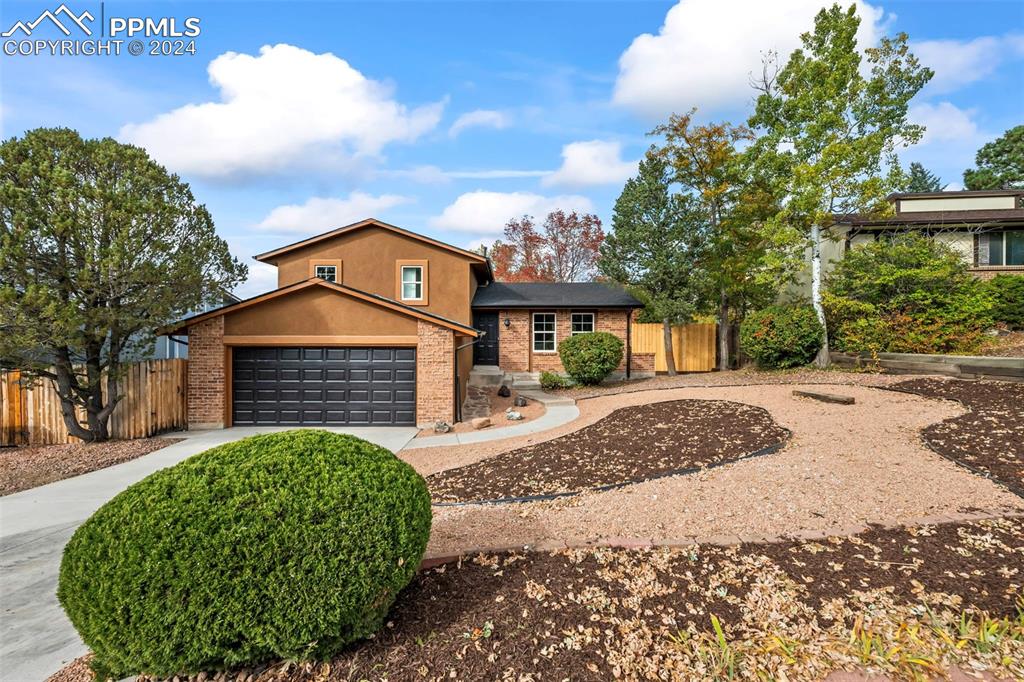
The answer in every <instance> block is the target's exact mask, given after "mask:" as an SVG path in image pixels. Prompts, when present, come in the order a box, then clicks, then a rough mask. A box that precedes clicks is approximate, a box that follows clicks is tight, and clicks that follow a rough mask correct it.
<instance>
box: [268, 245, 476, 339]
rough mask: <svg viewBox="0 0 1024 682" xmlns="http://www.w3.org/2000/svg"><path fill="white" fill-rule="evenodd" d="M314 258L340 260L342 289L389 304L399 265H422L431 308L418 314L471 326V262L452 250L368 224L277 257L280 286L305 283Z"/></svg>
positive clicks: (426, 307)
mask: <svg viewBox="0 0 1024 682" xmlns="http://www.w3.org/2000/svg"><path fill="white" fill-rule="evenodd" d="M318 259H327V260H339V259H340V260H341V261H342V266H341V273H342V275H341V277H342V281H341V283H342V284H347V285H349V286H351V287H353V288H356V289H361V290H363V291H368V292H370V293H373V294H378V295H380V296H386V297H387V298H391V299H395V298H397V297H398V294H397V291H396V288H397V287H396V281H395V280H396V271H397V262H398V261H401V260H426V261H427V278H428V287H429V290H428V292H427V300H428V302H429V305H425V306H422V309H423V310H426V311H428V312H432V313H435V314H437V315H441V316H443V317H447V318H449V319H452V320H455V321H457V322H462V323H463V324H470V323H471V321H472V317H471V312H470V301H471V300H472V293H473V291H474V287H473V284H472V280H471V273H470V270H471V267H470V260H469V259H468V258H466V257H464V256H460V255H458V254H456V253H453V252H452V251H449V250H447V249H443V248H441V247H438V246H434V245H433V244H429V243H427V242H423V241H420V240H418V239H414V238H412V237H407V236H405V235H401V234H397V233H395V232H392V231H391V230H387V229H383V228H380V227H374V226H372V225H371V226H368V227H365V228H361V229H358V230H353V231H352V232H346V233H344V234H341V235H338V236H337V237H333V238H330V239H325V240H323V241H320V242H317V243H315V244H310V245H309V246H306V247H303V248H300V249H296V250H295V251H291V252H289V253H286V254H282V255H281V256H279V257H277V259H276V262H277V275H278V287H284V286H287V285H289V284H294V283H296V282H301V281H302V280H305V279H308V278H309V265H310V261H311V260H318ZM467 292H469V295H468V296H467Z"/></svg>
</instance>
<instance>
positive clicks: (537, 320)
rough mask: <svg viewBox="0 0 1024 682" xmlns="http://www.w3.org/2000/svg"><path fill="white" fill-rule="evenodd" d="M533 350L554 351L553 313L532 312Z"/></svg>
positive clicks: (540, 351)
mask: <svg viewBox="0 0 1024 682" xmlns="http://www.w3.org/2000/svg"><path fill="white" fill-rule="evenodd" d="M533 350H534V351H536V352H538V353H553V352H554V351H555V314H554V313H534V314H533Z"/></svg>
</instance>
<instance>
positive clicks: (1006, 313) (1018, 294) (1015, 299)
mask: <svg viewBox="0 0 1024 682" xmlns="http://www.w3.org/2000/svg"><path fill="white" fill-rule="evenodd" d="M988 289H989V291H990V292H991V294H992V298H993V299H994V302H995V307H994V308H993V309H992V317H993V319H995V321H996V322H1002V323H1003V324H1005V325H1006V326H1007V327H1009V328H1010V329H1024V274H1020V275H996V276H995V277H993V278H992V279H991V280H989V282H988Z"/></svg>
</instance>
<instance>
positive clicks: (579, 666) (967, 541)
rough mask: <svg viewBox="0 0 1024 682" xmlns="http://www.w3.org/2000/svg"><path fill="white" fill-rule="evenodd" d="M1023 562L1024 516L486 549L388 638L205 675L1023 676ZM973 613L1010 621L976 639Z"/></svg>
mask: <svg viewBox="0 0 1024 682" xmlns="http://www.w3.org/2000/svg"><path fill="white" fill-rule="evenodd" d="M1022 566H1024V520H1022V519H999V520H991V521H978V522H973V523H960V524H946V525H939V526H924V527H919V528H906V529H903V528H901V529H881V528H877V529H873V530H870V531H868V532H865V533H862V534H860V535H857V536H853V537H849V538H829V539H825V540H820V541H791V542H785V543H779V544H773V545H742V546H738V547H729V548H723V547H717V546H713V545H695V546H693V547H692V548H688V549H675V550H671V549H666V548H659V549H650V550H622V549H607V548H603V549H589V550H582V549H581V550H566V551H561V552H557V553H553V554H543V553H527V554H517V553H512V554H500V555H481V556H478V557H475V558H473V559H469V560H464V561H463V562H461V563H459V564H449V565H446V566H441V567H438V568H434V569H431V570H428V571H425V572H423V573H421V574H420V575H418V576H417V577H416V578H415V579H414V580H413V583H412V584H411V585H410V587H409V588H407V589H406V590H405V591H404V592H403V593H402V594H401V595H400V597H399V599H398V601H397V603H396V605H395V607H394V608H393V610H392V612H391V617H390V619H389V620H388V622H387V624H386V626H385V627H384V628H383V629H382V630H381V632H379V633H378V634H377V635H376V637H375V638H373V639H371V640H368V641H366V642H364V643H362V644H360V645H357V646H354V647H353V648H351V649H349V650H348V651H347V652H345V653H344V654H342V655H340V656H338V657H337V658H335V659H334V660H333V661H330V662H328V663H304V664H295V663H275V664H271V665H267V666H260V667H258V668H255V669H248V670H243V671H233V672H231V673H216V674H211V675H209V676H204V677H203V679H207V680H213V681H221V680H235V679H240V680H250V681H253V682H270V681H279V682H284V681H287V682H313V681H314V680H315V681H317V682H322V681H327V680H364V679H365V680H388V681H389V682H403V681H406V680H408V681H413V680H416V681H422V680H438V681H439V680H537V681H541V680H563V679H572V680H609V679H615V678H620V679H682V680H690V679H693V680H697V679H726V678H727V673H728V670H729V666H730V665H731V666H732V669H733V673H734V674H735V677H736V678H742V679H776V680H780V679H790V680H810V679H822V678H823V677H825V675H826V674H827V673H828V672H829V671H830V670H834V669H838V668H847V669H863V668H869V669H873V670H875V671H882V672H887V673H889V674H891V675H895V676H897V677H900V678H903V679H911V678H912V677H913V676H922V675H923V674H931V673H933V672H935V671H941V670H947V669H948V668H949V667H950V666H953V665H959V666H960V667H962V668H964V669H970V670H985V669H988V670H991V671H994V672H996V673H998V674H1000V675H1001V676H1003V677H1005V678H1007V679H1015V678H1016V679H1020V677H1021V676H1022V675H1024V614H1020V613H1019V612H1018V606H1017V605H1016V603H1015V600H1019V599H1020V598H1021V595H1022V591H1021V590H1022V582H1024V576H1022V573H1021V567H1022ZM1018 603H1020V602H1018ZM980 611H985V612H987V614H988V616H991V617H994V618H999V617H1006V618H1010V619H1013V618H1017V619H1018V620H1017V621H1016V622H1014V621H1003V623H1002V624H1001V626H1000V627H1002V628H1003V629H1002V630H1000V631H999V632H1000V633H1001V634H997V635H995V636H992V637H990V638H989V639H988V640H987V641H982V638H981V637H980V635H979V633H978V632H979V624H980V622H981V620H980V617H979V616H978V615H977V614H978V612H980ZM964 612H967V613H968V614H970V616H969V618H970V619H968V620H965V621H964V622H965V623H966V625H963V624H961V623H960V621H959V617H960V615H961V614H963V613H964ZM712 616H714V617H715V618H716V619H717V620H718V621H719V622H720V623H721V626H722V629H723V633H722V639H721V640H719V639H717V637H716V635H715V633H714V629H713V625H712V620H711V618H712ZM990 631H991V628H990ZM239 673H241V674H240V676H239ZM758 674H761V675H764V676H763V677H759V676H758ZM250 675H251V677H250ZM913 678H914V679H918V677H913ZM55 679H60V680H62V681H63V682H78V680H81V679H83V678H81V677H72V676H69V675H64V676H61V677H59V678H55ZM182 679H183V680H184V679H185V678H182ZM188 679H192V680H195V679H196V678H195V677H193V678H188Z"/></svg>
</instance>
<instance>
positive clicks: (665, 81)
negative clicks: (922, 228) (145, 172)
mask: <svg viewBox="0 0 1024 682" xmlns="http://www.w3.org/2000/svg"><path fill="white" fill-rule="evenodd" d="M59 4H60V3H59V1H54V2H50V3H40V2H16V1H10V0H5V1H4V3H3V5H2V7H0V30H3V31H6V30H8V28H10V27H11V26H12V25H13V24H14V23H15V22H16V21H19V20H21V21H26V22H27V21H32V20H34V19H35V18H36V17H37V16H39V14H40V12H42V11H43V10H45V9H50V10H56V8H57V7H58V6H59ZM821 4H822V3H821V2H819V1H818V0H784V1H780V2H741V1H739V0H681V2H678V3H671V2H583V1H578V2H504V3H501V2H450V3H439V2H394V3H392V2H374V3H348V2H337V3H316V2H245V3H243V2H216V3H214V2H157V3H137V2H117V1H116V0H112V1H109V2H106V3H105V4H104V7H103V11H104V15H105V16H106V17H108V18H109V17H128V16H132V17H153V18H160V17H174V18H175V19H176V20H178V22H179V23H180V22H182V21H183V20H184V19H185V18H186V17H198V18H199V19H200V20H201V23H200V25H201V34H200V35H199V36H198V37H196V38H195V47H196V54H195V55H178V56H152V55H146V54H144V55H140V56H132V55H130V54H127V52H124V53H122V54H121V55H103V56H67V55H64V56H49V55H45V54H44V55H39V56H36V55H33V56H8V55H0V114H2V119H0V133H2V136H3V137H4V138H8V137H11V136H16V135H20V134H22V133H23V132H24V131H26V130H28V129H31V128H35V127H38V126H68V127H72V128H75V129H77V130H79V131H80V132H81V133H82V134H83V135H86V136H114V137H116V138H118V139H121V140H124V141H129V142H133V143H136V144H140V145H142V146H144V147H146V148H147V149H148V150H149V151H150V153H151V154H152V155H153V156H154V157H155V158H157V159H158V160H159V161H161V162H162V163H164V164H165V165H166V166H167V167H168V168H169V169H171V170H172V171H174V172H177V173H179V174H180V175H181V176H182V177H183V178H184V179H186V180H187V181H188V182H189V183H190V184H191V185H192V187H193V190H194V192H195V194H196V196H197V198H198V199H199V201H201V202H203V203H205V204H206V205H207V207H208V208H209V209H210V211H211V212H212V214H213V217H214V220H215V222H216V224H217V228H218V231H219V232H220V234H221V235H222V236H224V237H225V238H226V239H227V240H228V241H229V243H230V245H231V247H232V250H233V252H234V253H235V254H236V255H238V256H239V257H241V258H243V259H245V260H247V261H249V258H250V256H251V255H252V254H254V253H258V252H260V251H264V250H267V249H270V248H273V247H275V246H279V245H281V244H284V243H289V242H292V241H295V240H297V239H300V238H302V237H305V236H308V235H310V234H315V233H317V232H321V231H324V230H326V229H329V228H330V227H334V226H338V225H342V224H345V223H346V222H351V221H352V220H356V219H359V218H362V217H366V216H370V215H373V216H376V217H379V218H382V219H385V220H387V221H389V222H393V223H395V224H398V225H401V226H403V227H407V228H409V229H412V230H416V231H420V232H423V233H426V234H429V235H432V236H434V237H437V238H440V239H443V240H445V241H448V242H451V243H454V244H458V245H462V246H472V245H475V244H477V243H480V242H481V241H484V242H490V241H492V240H493V239H494V238H495V237H497V236H498V235H499V234H500V231H501V227H502V225H503V223H504V222H505V221H506V220H508V219H509V218H512V217H515V216H518V215H521V214H522V213H524V212H528V213H532V214H534V215H537V216H541V215H543V214H544V213H546V212H547V211H548V210H550V209H551V208H555V207H562V208H566V209H572V208H578V209H583V210H589V211H593V212H595V213H597V214H598V215H599V216H600V217H601V219H602V220H604V221H605V222H606V223H608V222H610V217H611V206H612V204H613V202H614V200H615V197H616V196H617V195H618V193H619V191H620V190H621V187H622V183H623V181H624V179H625V178H626V177H628V176H629V175H630V174H631V172H632V171H633V169H634V168H635V162H636V159H637V158H639V157H640V155H641V154H642V153H643V151H644V149H645V148H646V147H647V145H648V144H649V143H650V140H649V139H648V138H646V137H645V133H646V131H648V130H650V129H651V128H652V127H653V126H654V125H656V124H657V123H658V122H659V121H660V120H662V119H664V118H665V117H667V115H668V114H669V113H670V112H672V111H686V110H688V109H689V108H690V107H698V108H699V116H700V117H701V118H702V120H721V119H725V120H731V121H734V122H741V121H743V120H745V118H746V116H747V115H748V113H749V108H750V102H751V100H752V97H753V93H752V91H751V90H750V88H749V85H748V83H747V81H748V74H749V73H750V72H751V71H752V70H754V69H757V68H758V66H759V55H760V53H761V52H762V51H764V50H768V49H777V50H778V51H779V52H780V53H782V54H788V53H789V52H790V51H791V50H792V48H793V47H794V46H795V45H796V43H797V36H798V35H799V33H800V32H801V31H804V30H808V29H809V28H810V27H811V17H812V16H813V14H814V11H815V10H816V9H817V8H818V7H819V6H820V5H821ZM68 7H69V9H71V10H72V11H73V12H75V13H76V14H79V15H80V14H81V13H82V12H83V11H86V10H88V11H89V12H91V13H92V14H93V15H94V16H95V17H96V18H97V21H96V24H97V26H98V24H99V21H98V18H99V17H100V3H99V2H73V1H70V0H69V2H68ZM859 8H860V13H861V16H862V17H863V18H864V21H863V24H862V31H861V39H862V42H863V44H871V43H873V42H875V41H877V38H878V37H879V36H881V35H891V34H893V33H896V32H899V31H905V32H906V33H908V34H909V36H910V39H911V43H912V45H913V48H914V51H915V53H916V54H918V56H919V57H921V59H922V61H924V62H925V63H926V64H927V65H929V66H931V67H932V68H933V69H935V71H936V77H935V79H934V81H933V83H932V84H930V85H929V86H928V87H927V88H926V89H925V90H924V91H922V92H921V93H920V94H919V95H918V97H917V98H916V99H915V100H914V102H913V109H912V115H913V117H914V119H915V120H916V121H918V122H921V123H924V124H925V125H926V126H927V127H928V132H927V133H926V137H925V140H924V141H923V143H922V144H920V145H918V146H916V147H914V148H912V149H909V150H907V151H905V152H904V153H903V154H902V158H903V160H904V162H905V163H909V162H910V161H914V160H917V161H922V162H923V163H925V165H926V166H927V167H928V168H929V169H931V170H933V171H934V172H937V173H938V174H939V175H940V176H941V177H942V179H943V180H944V181H945V182H948V183H951V188H958V187H959V181H960V179H961V173H962V171H963V170H964V168H966V167H968V166H969V165H970V164H971V162H972V159H973V155H974V152H975V151H976V150H977V148H978V147H979V146H980V145H981V144H983V143H984V142H987V141H989V140H991V139H993V138H995V137H997V136H998V135H999V134H1001V133H1002V132H1003V131H1004V130H1006V129H1007V128H1009V127H1011V126H1013V125H1017V124H1020V123H1022V122H1024V94H1022V93H1024V3H1022V2H1009V1H1008V2H998V1H997V2H870V3H860V4H859ZM44 26H45V27H44ZM40 37H45V38H51V39H52V38H62V37H63V36H62V35H61V34H60V33H58V32H57V30H56V29H55V28H53V27H52V26H49V25H41V26H40V27H39V28H38V29H37V30H36V32H35V34H34V35H33V36H32V38H33V39H36V38H40ZM72 37H75V38H77V37H84V36H77V35H75V36H72ZM14 38H18V39H23V38H24V37H23V36H19V35H16V36H14V37H13V38H12V39H14ZM3 40H6V39H0V42H2V41H3ZM126 40H127V39H126ZM143 41H144V43H146V44H148V41H149V39H147V38H143ZM249 262H250V263H251V275H250V281H249V282H247V283H246V284H245V285H243V286H242V287H240V290H239V293H241V294H243V295H251V294H254V293H258V292H259V291H264V290H266V289H269V288H272V286H273V282H274V275H273V271H272V269H270V268H269V267H268V266H262V265H260V264H255V263H252V262H251V261H249Z"/></svg>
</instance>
